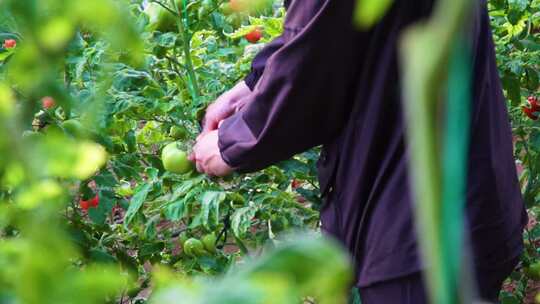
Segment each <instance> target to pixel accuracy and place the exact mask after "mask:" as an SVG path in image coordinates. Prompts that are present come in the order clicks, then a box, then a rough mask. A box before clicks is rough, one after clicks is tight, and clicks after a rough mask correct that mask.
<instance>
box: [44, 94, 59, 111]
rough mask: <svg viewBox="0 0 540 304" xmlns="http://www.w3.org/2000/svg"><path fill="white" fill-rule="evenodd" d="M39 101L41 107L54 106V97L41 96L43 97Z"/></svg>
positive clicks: (49, 107) (48, 107)
mask: <svg viewBox="0 0 540 304" xmlns="http://www.w3.org/2000/svg"><path fill="white" fill-rule="evenodd" d="M41 103H42V104H43V108H45V109H52V108H54V106H56V102H55V101H54V98H52V97H50V96H46V97H43V99H41Z"/></svg>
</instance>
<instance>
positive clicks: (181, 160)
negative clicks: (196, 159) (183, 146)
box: [161, 142, 193, 174]
mask: <svg viewBox="0 0 540 304" xmlns="http://www.w3.org/2000/svg"><path fill="white" fill-rule="evenodd" d="M161 160H162V161H163V167H164V168H165V170H167V171H169V172H172V173H178V174H185V173H188V172H189V171H190V170H191V169H192V168H193V164H192V163H191V162H190V161H189V160H188V155H187V153H186V152H184V151H182V150H180V149H179V148H178V144H177V143H176V142H174V143H170V144H168V145H167V146H166V147H165V148H163V151H162V152H161Z"/></svg>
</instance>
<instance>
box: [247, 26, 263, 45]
mask: <svg viewBox="0 0 540 304" xmlns="http://www.w3.org/2000/svg"><path fill="white" fill-rule="evenodd" d="M262 36H263V32H262V30H261V29H260V28H256V29H254V30H253V31H251V32H249V33H247V35H246V36H245V38H246V40H247V41H249V42H251V43H257V42H259V40H261V38H262Z"/></svg>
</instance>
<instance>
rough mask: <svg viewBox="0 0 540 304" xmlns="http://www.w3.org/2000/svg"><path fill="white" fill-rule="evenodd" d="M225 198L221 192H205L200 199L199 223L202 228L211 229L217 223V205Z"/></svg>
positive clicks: (224, 194)
mask: <svg viewBox="0 0 540 304" xmlns="http://www.w3.org/2000/svg"><path fill="white" fill-rule="evenodd" d="M226 197H227V195H226V193H225V192H223V191H207V192H205V193H204V194H203V196H202V199H201V213H200V214H201V222H202V224H203V226H204V227H206V228H211V226H215V225H217V224H218V222H219V204H220V203H221V202H223V201H224V200H225V198H226Z"/></svg>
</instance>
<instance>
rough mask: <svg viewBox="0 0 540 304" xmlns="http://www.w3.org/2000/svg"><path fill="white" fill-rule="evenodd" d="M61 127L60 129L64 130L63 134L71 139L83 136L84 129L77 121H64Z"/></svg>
mask: <svg viewBox="0 0 540 304" xmlns="http://www.w3.org/2000/svg"><path fill="white" fill-rule="evenodd" d="M61 126H62V129H64V132H66V133H67V134H68V135H71V136H73V137H82V136H84V134H85V131H84V127H83V125H82V124H81V123H80V122H79V121H78V120H75V119H69V120H66V121H64V122H63V123H62V124H61Z"/></svg>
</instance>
